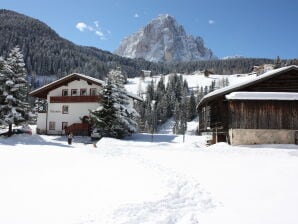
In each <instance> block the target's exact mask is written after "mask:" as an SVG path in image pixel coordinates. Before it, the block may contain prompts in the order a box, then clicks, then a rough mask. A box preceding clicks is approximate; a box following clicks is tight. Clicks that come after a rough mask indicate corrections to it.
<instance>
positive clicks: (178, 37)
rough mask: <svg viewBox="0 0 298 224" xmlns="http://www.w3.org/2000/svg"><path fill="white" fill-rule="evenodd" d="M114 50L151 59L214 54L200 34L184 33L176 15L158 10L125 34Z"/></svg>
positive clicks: (189, 58)
mask: <svg viewBox="0 0 298 224" xmlns="http://www.w3.org/2000/svg"><path fill="white" fill-rule="evenodd" d="M115 53H116V54H118V55H120V56H124V57H128V58H144V59H145V60H148V61H153V62H180V61H195V60H208V59H212V58H215V56H214V55H213V53H212V51H211V50H210V49H208V48H206V47H205V46H204V41H203V39H202V38H201V37H196V38H195V37H193V36H191V35H187V34H186V32H185V30H184V28H183V27H182V26H181V25H179V24H178V23H177V21H176V19H175V18H174V17H172V16H170V15H168V14H161V15H159V16H158V17H157V18H155V19H153V20H152V21H151V22H150V23H149V24H147V25H146V26H145V27H143V28H141V29H140V30H139V31H138V32H137V33H134V34H132V35H131V36H129V37H127V38H125V39H124V40H123V41H122V42H121V44H120V46H119V48H118V49H117V50H116V51H115Z"/></svg>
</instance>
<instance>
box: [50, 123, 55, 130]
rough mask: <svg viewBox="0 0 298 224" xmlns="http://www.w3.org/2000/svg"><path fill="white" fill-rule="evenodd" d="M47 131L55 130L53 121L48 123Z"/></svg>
mask: <svg viewBox="0 0 298 224" xmlns="http://www.w3.org/2000/svg"><path fill="white" fill-rule="evenodd" d="M49 130H55V122H54V121H50V122H49Z"/></svg>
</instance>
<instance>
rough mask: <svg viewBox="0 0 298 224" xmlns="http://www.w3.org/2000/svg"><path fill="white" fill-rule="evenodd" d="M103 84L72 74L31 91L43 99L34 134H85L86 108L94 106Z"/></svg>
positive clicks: (87, 127)
mask: <svg viewBox="0 0 298 224" xmlns="http://www.w3.org/2000/svg"><path fill="white" fill-rule="evenodd" d="M103 85H104V82H103V81H101V80H99V79H96V78H92V77H90V76H86V75H82V74H77V73H73V74H70V75H67V76H65V77H63V78H61V79H59V80H56V81H54V82H51V83H49V84H47V85H45V86H42V87H40V88H38V89H36V90H34V91H32V92H31V93H30V95H31V96H33V97H37V98H40V99H45V100H46V106H44V107H43V106H40V108H39V109H38V118H37V133H39V134H55V135H57V134H58V135H60V134H64V133H65V131H71V132H73V133H74V134H75V135H88V134H89V132H90V129H89V124H88V123H87V122H86V118H88V117H89V110H95V109H97V108H98V106H99V104H98V102H99V100H100V96H99V90H100V89H101V88H102V86H103ZM129 96H130V97H131V98H132V99H137V100H140V98H138V97H137V96H133V95H131V94H129Z"/></svg>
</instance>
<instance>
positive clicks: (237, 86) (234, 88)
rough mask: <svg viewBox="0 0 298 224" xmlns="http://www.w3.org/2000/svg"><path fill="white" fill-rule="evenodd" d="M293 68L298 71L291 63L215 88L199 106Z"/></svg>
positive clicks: (297, 67)
mask: <svg viewBox="0 0 298 224" xmlns="http://www.w3.org/2000/svg"><path fill="white" fill-rule="evenodd" d="M291 70H297V71H298V66H296V65H291V66H287V67H282V68H278V69H275V70H271V71H269V72H266V73H264V74H262V75H260V76H257V77H254V78H252V79H250V80H247V81H245V82H241V83H238V84H235V85H231V86H227V87H224V88H221V89H218V90H215V91H213V92H211V93H208V94H207V95H205V96H204V97H203V98H202V99H201V101H200V103H199V105H198V106H200V105H202V104H204V103H207V102H209V101H211V100H213V99H216V98H217V97H220V96H223V95H226V94H228V93H231V92H234V91H238V90H240V89H243V88H246V87H249V86H252V85H255V84H257V83H260V82H263V81H265V80H268V79H270V78H272V77H274V76H278V75H280V74H283V73H285V72H288V71H291Z"/></svg>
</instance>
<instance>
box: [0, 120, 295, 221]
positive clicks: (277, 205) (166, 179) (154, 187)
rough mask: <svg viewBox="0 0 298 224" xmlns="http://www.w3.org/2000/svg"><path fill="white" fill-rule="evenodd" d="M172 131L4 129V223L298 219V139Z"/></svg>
mask: <svg viewBox="0 0 298 224" xmlns="http://www.w3.org/2000/svg"><path fill="white" fill-rule="evenodd" d="M169 123H170V122H169ZM169 126H170V124H169ZM189 127H193V128H194V127H195V125H193V123H191V124H189ZM161 132H162V130H161ZM163 133H165V134H160V133H159V134H156V135H154V138H153V142H152V141H151V135H149V134H137V135H134V136H132V137H130V138H128V139H126V140H116V139H110V138H103V139H102V140H101V141H99V142H98V143H97V148H94V146H93V145H92V144H88V143H89V139H86V138H79V137H77V138H75V139H74V144H73V145H71V146H69V145H67V141H66V139H65V137H60V136H42V135H35V134H33V135H32V136H29V135H18V136H13V137H11V138H0V178H1V182H0V223H1V224H2V223H3V224H20V223H21V224H40V223H42V224H47V223H49V224H53V223H55V224H60V223H61V224H91V223H92V224H143V223H144V224H149V223H151V224H157V223H159V224H198V223H200V224H219V223H220V224H225V223H226V224H239V223H241V224H266V223H268V224H284V223H287V224H296V223H298V216H297V208H298V191H297V189H298V178H297V177H298V146H296V145H255V146H239V147H232V146H229V145H227V144H224V143H219V144H216V145H213V146H209V147H205V146H204V139H203V138H202V137H199V136H194V135H187V136H186V139H185V140H186V142H185V143H183V142H182V136H175V135H171V134H166V133H167V132H166V131H164V132H163ZM188 133H192V130H189V132H188Z"/></svg>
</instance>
